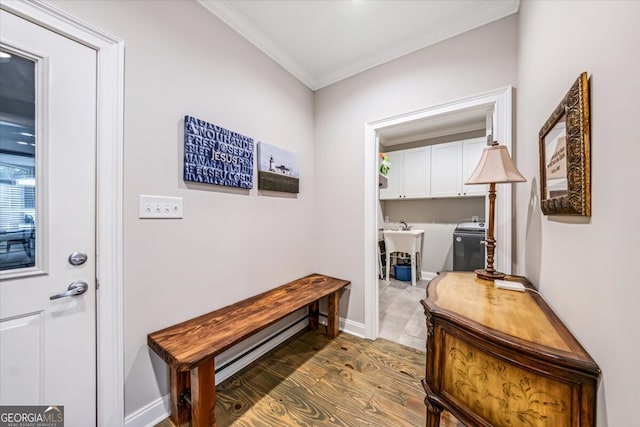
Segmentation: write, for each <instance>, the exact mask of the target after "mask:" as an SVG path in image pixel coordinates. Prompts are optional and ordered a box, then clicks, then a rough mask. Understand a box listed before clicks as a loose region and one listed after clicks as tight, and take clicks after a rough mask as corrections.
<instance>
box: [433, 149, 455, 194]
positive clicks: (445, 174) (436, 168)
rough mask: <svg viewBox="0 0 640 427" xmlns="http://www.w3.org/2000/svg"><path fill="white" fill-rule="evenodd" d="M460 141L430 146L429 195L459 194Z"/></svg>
mask: <svg viewBox="0 0 640 427" xmlns="http://www.w3.org/2000/svg"><path fill="white" fill-rule="evenodd" d="M461 187H462V141H454V142H448V143H446V144H436V145H432V146H431V196H432V197H453V196H460V195H461V194H460V193H461V191H462V190H461Z"/></svg>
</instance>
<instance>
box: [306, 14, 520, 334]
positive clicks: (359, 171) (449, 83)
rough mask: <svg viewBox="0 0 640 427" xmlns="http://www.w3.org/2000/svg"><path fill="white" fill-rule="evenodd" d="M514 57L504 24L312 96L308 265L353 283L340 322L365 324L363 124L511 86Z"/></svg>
mask: <svg viewBox="0 0 640 427" xmlns="http://www.w3.org/2000/svg"><path fill="white" fill-rule="evenodd" d="M516 49H517V17H510V18H506V19H503V20H500V21H497V22H495V23H492V24H489V25H486V26H484V27H482V28H479V29H476V30H474V31H471V32H469V33H467V34H463V35H461V36H458V37H455V38H453V39H450V40H447V41H444V42H442V43H440V44H438V45H435V46H432V47H428V48H425V49H422V50H420V51H418V52H415V53H413V54H410V55H407V56H405V57H402V58H399V59H397V60H395V61H393V62H390V63H388V64H385V65H382V66H379V67H376V68H374V69H372V70H369V71H366V72H364V73H361V74H359V75H356V76H354V77H352V78H350V79H347V80H344V81H342V82H339V83H336V84H334V85H331V86H329V87H326V88H323V89H320V90H319V91H317V92H316V97H315V124H316V128H315V151H314V154H315V161H316V164H315V166H316V168H315V170H316V198H317V202H316V210H315V221H314V223H315V238H314V241H315V243H316V246H315V248H316V250H315V256H314V265H315V270H317V271H318V272H322V273H326V274H330V275H335V276H338V277H344V278H346V279H349V280H351V281H352V283H353V285H352V289H351V291H350V292H351V295H350V297H349V299H348V306H347V308H346V309H345V307H344V305H343V306H342V307H341V310H342V315H347V316H348V318H349V319H350V320H352V321H354V322H359V323H363V322H364V273H365V272H364V259H363V242H364V233H365V230H364V224H363V216H364V212H363V204H364V196H363V191H364V178H363V177H364V140H365V139H364V126H365V123H366V122H371V121H374V120H378V119H383V118H386V117H391V116H396V115H398V114H400V113H406V112H410V111H415V110H419V109H423V108H426V107H430V106H434V105H438V104H442V103H444V102H446V101H451V100H456V99H460V98H463V97H467V96H470V95H473V94H477V93H482V92H486V91H489V90H493V89H496V88H501V87H504V86H507V85H515V82H516V58H517V50H516ZM372 215H375V213H372ZM345 254H349V256H345ZM343 301H344V299H343Z"/></svg>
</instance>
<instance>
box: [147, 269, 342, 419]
mask: <svg viewBox="0 0 640 427" xmlns="http://www.w3.org/2000/svg"><path fill="white" fill-rule="evenodd" d="M349 283H350V282H349V281H346V280H341V279H335V278H333V277H328V276H323V275H320V274H311V275H309V276H306V277H303V278H301V279H298V280H294V281H293V282H290V283H287V284H286V285H282V286H280V287H278V288H276V289H272V290H270V291H267V292H264V293H262V294H260V295H256V296H254V297H251V298H248V299H246V300H243V301H239V302H237V303H235V304H232V305H229V306H226V307H223V308H221V309H219V310H215V311H212V312H211V313H208V314H204V315H202V316H198V317H195V318H193V319H191V320H187V321H185V322H182V323H178V324H177V325H173V326H170V327H168V328H165V329H162V330H160V331H157V332H153V333H151V334H149V335H148V336H147V344H148V345H149V347H151V348H152V349H153V351H155V352H156V353H158V355H159V356H160V357H162V359H163V360H164V361H165V362H166V363H167V364H168V365H169V369H170V388H171V421H173V423H174V424H175V425H176V426H182V425H183V424H185V423H187V422H188V421H189V419H191V425H192V426H193V427H202V426H215V425H216V415H215V407H216V389H215V366H214V357H215V356H216V355H218V354H220V353H222V352H223V351H225V350H227V349H228V348H230V347H232V346H233V345H234V344H237V343H238V342H240V341H242V340H244V339H245V338H247V337H249V336H251V335H253V334H255V333H256V332H258V331H261V330H263V329H264V328H266V327H268V326H270V325H272V324H274V323H275V322H277V321H278V320H280V319H282V318H284V317H286V316H287V315H289V314H291V313H293V312H295V311H296V310H299V309H301V308H304V307H305V306H308V307H309V329H312V330H315V329H317V328H318V319H319V301H320V299H321V298H323V297H328V307H327V312H328V313H327V336H328V337H330V338H335V337H336V335H338V315H339V313H338V308H339V301H340V292H341V290H342V289H343V288H344V287H346V286H347V285H348V284H349Z"/></svg>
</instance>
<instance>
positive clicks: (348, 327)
mask: <svg viewBox="0 0 640 427" xmlns="http://www.w3.org/2000/svg"><path fill="white" fill-rule="evenodd" d="M320 324H322V325H325V326H326V324H327V318H326V317H320ZM338 329H340V330H341V331H342V332H346V333H348V334H349V335H353V336H356V337H358V338H364V324H362V323H357V322H353V321H351V320H349V319H343V318H342V317H341V318H340V322H339V324H338Z"/></svg>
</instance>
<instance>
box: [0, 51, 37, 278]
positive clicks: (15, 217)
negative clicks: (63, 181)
mask: <svg viewBox="0 0 640 427" xmlns="http://www.w3.org/2000/svg"><path fill="white" fill-rule="evenodd" d="M35 153H36V135H35V62H33V61H32V60H30V59H26V58H22V57H20V56H18V55H16V54H15V53H13V52H12V51H9V50H7V49H4V48H2V47H0V270H2V271H4V270H15V269H20V268H28V267H34V266H35V261H36V259H35V258H36V256H35V254H36V223H37V221H36V218H37V215H36V199H37V198H36V163H35V161H36V155H35Z"/></svg>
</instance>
